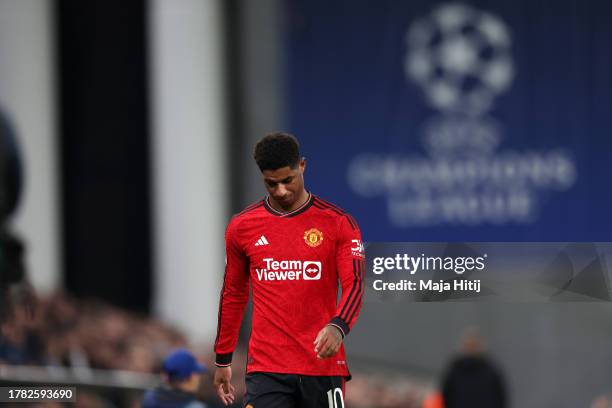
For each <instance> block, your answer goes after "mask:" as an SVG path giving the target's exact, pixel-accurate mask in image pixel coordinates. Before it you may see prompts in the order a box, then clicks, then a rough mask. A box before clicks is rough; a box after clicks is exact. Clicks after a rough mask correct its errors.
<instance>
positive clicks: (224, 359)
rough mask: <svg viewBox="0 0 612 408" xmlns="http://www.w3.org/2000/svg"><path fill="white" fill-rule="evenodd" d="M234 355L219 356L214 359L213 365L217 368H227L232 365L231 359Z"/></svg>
mask: <svg viewBox="0 0 612 408" xmlns="http://www.w3.org/2000/svg"><path fill="white" fill-rule="evenodd" d="M233 355H234V353H227V354H219V353H217V357H216V358H215V365H216V366H217V367H229V366H231V365H232V357H233Z"/></svg>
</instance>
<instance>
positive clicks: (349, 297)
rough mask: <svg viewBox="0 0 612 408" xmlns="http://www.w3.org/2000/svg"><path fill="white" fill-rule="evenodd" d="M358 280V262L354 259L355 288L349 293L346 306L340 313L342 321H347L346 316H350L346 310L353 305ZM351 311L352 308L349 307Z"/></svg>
mask: <svg viewBox="0 0 612 408" xmlns="http://www.w3.org/2000/svg"><path fill="white" fill-rule="evenodd" d="M358 280H359V279H358V278H357V260H356V259H353V287H352V288H351V291H350V292H349V295H348V297H347V298H346V302H345V303H344V306H342V310H341V311H340V315H339V317H340V318H341V319H344V320H346V315H348V311H347V310H346V307H347V306H349V303H351V298H353V297H354V296H355V295H356V294H357V291H356V290H355V289H356V288H357V281H358ZM349 310H350V307H349Z"/></svg>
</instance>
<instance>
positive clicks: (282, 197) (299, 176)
mask: <svg viewBox="0 0 612 408" xmlns="http://www.w3.org/2000/svg"><path fill="white" fill-rule="evenodd" d="M305 167H306V162H305V160H304V159H301V160H300V163H299V165H298V166H297V167H296V168H295V169H292V168H291V167H289V166H286V167H281V168H280V169H276V170H264V171H263V172H262V175H263V180H264V185H265V186H266V190H268V194H269V195H270V199H271V200H273V201H274V203H276V204H277V205H278V206H279V207H280V208H282V209H283V210H285V211H292V210H294V209H296V208H297V207H299V206H300V205H301V204H302V201H301V199H303V198H304V196H305V195H306V192H305V190H304V168H305Z"/></svg>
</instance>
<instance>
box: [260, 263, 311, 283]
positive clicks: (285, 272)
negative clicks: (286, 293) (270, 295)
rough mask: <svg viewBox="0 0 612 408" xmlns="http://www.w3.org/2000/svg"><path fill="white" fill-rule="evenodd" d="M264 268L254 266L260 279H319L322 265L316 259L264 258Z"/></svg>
mask: <svg viewBox="0 0 612 408" xmlns="http://www.w3.org/2000/svg"><path fill="white" fill-rule="evenodd" d="M263 262H264V268H261V269H259V268H255V272H256V273H257V279H259V280H260V281H285V280H319V279H321V271H322V269H323V267H322V266H321V262H317V261H298V260H283V261H277V260H275V259H274V258H264V260H263Z"/></svg>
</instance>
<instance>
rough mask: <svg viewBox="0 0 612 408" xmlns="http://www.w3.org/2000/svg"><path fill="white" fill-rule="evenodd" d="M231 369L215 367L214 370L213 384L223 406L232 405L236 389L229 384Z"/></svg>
mask: <svg viewBox="0 0 612 408" xmlns="http://www.w3.org/2000/svg"><path fill="white" fill-rule="evenodd" d="M231 380H232V367H217V369H216V370H215V379H214V384H215V388H216V390H217V395H218V396H219V398H220V399H221V401H222V402H223V404H224V405H230V404H233V403H234V399H235V397H234V392H235V391H236V389H235V388H234V386H233V385H232V383H231Z"/></svg>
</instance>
